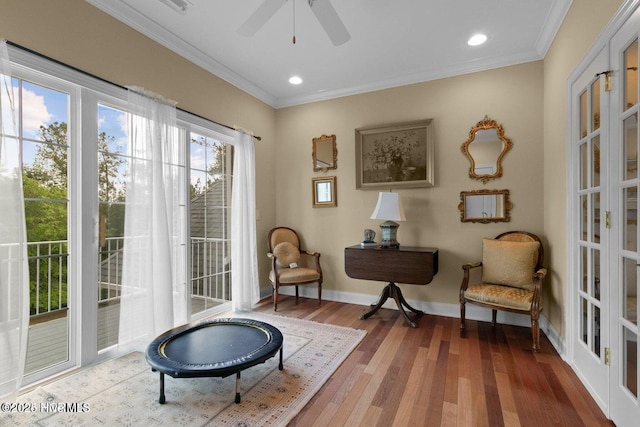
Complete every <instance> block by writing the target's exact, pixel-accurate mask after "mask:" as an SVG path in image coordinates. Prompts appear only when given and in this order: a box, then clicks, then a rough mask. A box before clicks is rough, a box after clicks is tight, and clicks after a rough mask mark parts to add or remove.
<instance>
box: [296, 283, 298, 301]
mask: <svg viewBox="0 0 640 427" xmlns="http://www.w3.org/2000/svg"><path fill="white" fill-rule="evenodd" d="M297 303H298V286H297V285H296V304H297Z"/></svg>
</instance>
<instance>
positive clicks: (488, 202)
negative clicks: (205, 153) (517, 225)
mask: <svg viewBox="0 0 640 427" xmlns="http://www.w3.org/2000/svg"><path fill="white" fill-rule="evenodd" d="M512 207H513V205H512V204H511V202H510V201H509V190H473V191H461V192H460V204H459V205H458V209H459V210H460V221H462V222H480V223H482V224H488V223H490V222H509V221H510V220H511V216H510V212H511V208H512Z"/></svg>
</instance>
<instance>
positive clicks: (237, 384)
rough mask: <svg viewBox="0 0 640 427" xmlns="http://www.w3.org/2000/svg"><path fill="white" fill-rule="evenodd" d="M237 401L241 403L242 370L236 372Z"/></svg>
mask: <svg viewBox="0 0 640 427" xmlns="http://www.w3.org/2000/svg"><path fill="white" fill-rule="evenodd" d="M236 403H240V371H238V373H237V374H236Z"/></svg>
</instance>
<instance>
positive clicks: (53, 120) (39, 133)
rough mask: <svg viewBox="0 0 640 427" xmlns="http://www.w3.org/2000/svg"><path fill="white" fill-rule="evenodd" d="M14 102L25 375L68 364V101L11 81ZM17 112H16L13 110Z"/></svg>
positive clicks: (44, 89)
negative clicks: (23, 230)
mask: <svg viewBox="0 0 640 427" xmlns="http://www.w3.org/2000/svg"><path fill="white" fill-rule="evenodd" d="M14 83H15V87H16V89H17V90H18V92H17V93H18V94H19V96H18V97H17V98H16V101H17V102H18V103H19V111H20V112H21V114H20V117H19V127H20V130H21V132H20V141H21V149H22V178H23V186H24V199H25V217H26V223H27V242H28V243H27V251H28V256H29V276H30V312H31V313H30V321H29V334H28V344H27V360H26V365H25V375H30V374H34V373H36V372H39V371H42V370H44V369H47V368H50V367H53V366H56V365H59V364H62V363H64V362H68V361H69V355H70V341H69V327H70V325H69V309H70V307H69V300H68V295H69V290H70V288H69V284H70V277H69V256H70V247H69V240H68V239H69V234H68V218H69V192H68V181H69V175H68V164H69V162H68V159H69V151H70V150H69V139H68V136H67V134H68V128H69V105H70V96H69V94H68V93H63V92H60V91H58V90H54V89H50V88H47V87H44V86H40V85H37V84H34V83H30V82H28V81H24V80H14ZM16 108H18V106H16Z"/></svg>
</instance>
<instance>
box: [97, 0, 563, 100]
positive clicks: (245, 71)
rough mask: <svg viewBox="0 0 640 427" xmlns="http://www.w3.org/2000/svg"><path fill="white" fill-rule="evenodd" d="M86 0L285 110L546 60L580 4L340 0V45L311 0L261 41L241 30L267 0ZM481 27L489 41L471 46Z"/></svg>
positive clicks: (285, 10)
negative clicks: (179, 4) (293, 80)
mask: <svg viewBox="0 0 640 427" xmlns="http://www.w3.org/2000/svg"><path fill="white" fill-rule="evenodd" d="M86 1H87V2H89V3H91V4H93V5H94V6H96V7H98V8H100V9H101V10H103V11H104V12H106V13H108V14H110V15H112V16H113V17H115V18H116V19H118V20H120V21H122V22H124V23H125V24H127V25H129V26H130V27H132V28H134V29H135V30H137V31H139V32H141V33H142V34H145V35H146V36H148V37H150V38H151V39H153V40H155V41H157V42H158V43H160V44H162V45H164V46H166V47H167V48H169V49H171V50H173V51H174V52H176V53H178V54H180V55H182V56H183V57H185V58H186V59H188V60H190V61H191V62H193V63H195V64H197V65H199V66H201V67H202V68H204V69H206V70H208V71H210V72H211V73H213V74H215V75H217V76H219V77H220V78H222V79H224V80H226V81H228V82H229V83H231V84H233V85H235V86H237V87H239V88H240V89H243V90H244V91H246V92H248V93H250V94H252V95H254V96H255V97H257V98H259V99H261V100H262V101H264V102H266V103H267V104H269V105H271V106H273V107H275V108H281V107H286V106H291V105H298V104H303V103H307V102H314V101H319V100H324V99H330V98H335V97H339V96H345V95H352V94H356V93H362V92H368V91H373V90H379V89H385V88H390V87H395V86H401V85H406V84H411V83H417V82H423V81H428V80H434V79H438V78H442V77H449V76H453V75H460V74H465V73H470V72H476V71H481V70H486V69H491V68H496V67H502V66H507V65H513V64H519V63H524V62H530V61H535V60H539V59H542V58H544V55H545V54H546V52H547V49H548V48H549V46H550V44H551V41H552V40H553V37H554V36H555V34H556V31H557V29H558V27H559V26H560V24H561V23H562V20H563V19H564V16H565V14H566V12H567V10H568V8H569V6H570V5H571V1H572V0H331V3H332V4H333V6H334V8H335V9H336V11H337V13H338V15H339V16H340V18H341V19H342V22H343V23H344V24H345V26H346V27H347V29H348V31H349V33H350V34H351V40H350V41H348V42H347V43H345V44H343V45H341V46H334V45H333V44H332V43H331V40H330V39H329V38H328V36H327V34H326V33H325V32H324V30H323V28H322V27H321V26H320V24H319V23H318V21H317V20H316V18H315V16H314V15H313V13H312V12H311V10H310V9H309V5H308V3H307V0H288V1H287V3H286V4H285V5H284V6H283V7H282V8H281V9H280V10H278V12H276V14H275V15H274V16H273V17H272V18H271V19H270V20H269V21H268V22H267V23H266V24H265V25H264V27H262V29H261V30H259V31H258V33H257V34H256V35H255V36H253V37H245V36H242V35H240V34H238V32H237V30H238V28H239V27H240V26H241V25H242V24H243V23H244V21H245V20H246V19H247V18H248V17H249V16H250V15H251V14H252V13H253V11H254V10H256V9H257V8H258V6H260V5H261V4H262V1H263V0H189V3H191V6H190V7H189V8H188V9H187V11H186V13H184V14H181V13H179V12H177V11H175V10H174V9H172V8H171V7H169V6H167V5H166V4H165V3H163V2H162V1H161V0H86ZM294 1H295V36H296V44H293V43H292V36H293V16H294V14H293V10H294V7H293V6H294V3H293V2H294ZM317 1H318V0H317ZM478 32H482V33H485V34H487V36H488V37H489V39H488V41H487V42H486V43H485V44H484V45H482V46H479V47H475V48H473V47H470V46H468V45H467V44H466V41H467V39H468V38H469V37H470V36H471V35H473V34H475V33H478ZM293 74H297V75H299V76H300V77H302V79H303V83H302V84H301V85H298V86H293V85H291V84H289V83H288V79H289V77H290V76H291V75H293Z"/></svg>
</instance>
